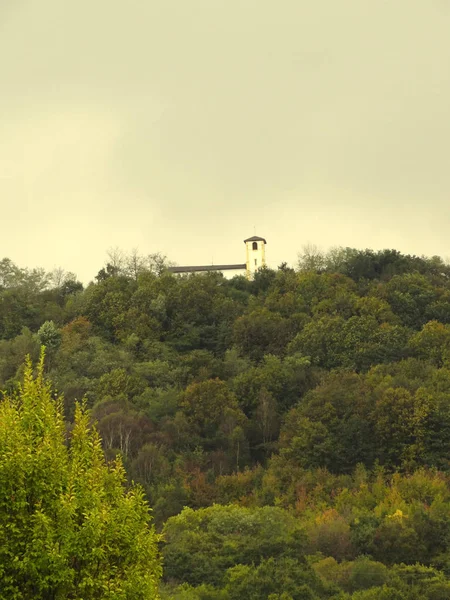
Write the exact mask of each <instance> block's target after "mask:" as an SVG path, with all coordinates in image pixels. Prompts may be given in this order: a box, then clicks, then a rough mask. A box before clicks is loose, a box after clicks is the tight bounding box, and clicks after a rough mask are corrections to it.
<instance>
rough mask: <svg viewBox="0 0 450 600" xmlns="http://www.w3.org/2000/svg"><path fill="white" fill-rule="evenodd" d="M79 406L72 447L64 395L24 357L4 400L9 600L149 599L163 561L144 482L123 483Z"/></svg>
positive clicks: (2, 513)
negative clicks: (19, 380) (12, 392)
mask: <svg viewBox="0 0 450 600" xmlns="http://www.w3.org/2000/svg"><path fill="white" fill-rule="evenodd" d="M124 484H125V473H124V470H123V467H122V465H121V464H120V461H116V462H115V463H113V464H112V465H106V464H105V460H104V456H103V451H102V448H101V444H100V440H99V438H98V435H97V434H96V432H95V431H92V430H91V429H90V427H89V418H88V415H87V413H86V411H85V410H83V408H82V407H80V406H77V408H76V410H75V419H74V423H73V428H72V431H71V433H70V445H69V447H67V445H66V432H65V427H64V421H63V418H62V412H61V407H60V404H59V402H58V401H57V400H56V401H55V399H54V398H52V394H51V389H50V386H49V384H48V383H47V382H46V381H45V379H44V375H43V361H42V360H41V362H40V364H39V368H38V373H37V377H36V378H33V373H32V367H31V364H30V363H29V362H28V363H27V365H26V369H25V374H24V384H23V386H21V388H20V392H19V394H18V395H17V396H12V397H6V398H4V399H3V401H2V403H1V404H0V490H1V491H0V594H1V598H3V599H4V600H22V599H23V600H25V599H28V598H29V599H31V598H33V599H35V600H40V599H42V600H44V599H45V600H47V599H49V598H52V599H54V600H63V599H64V600H66V599H73V600H90V599H92V600H94V599H95V598H105V599H106V598H108V599H111V600H113V599H114V600H119V599H121V598H123V599H125V598H127V599H128V598H130V599H135V600H140V599H142V600H149V599H153V598H155V597H156V595H157V585H158V579H159V575H160V564H159V559H158V555H157V547H156V536H155V533H154V531H153V530H152V529H151V528H150V527H149V521H150V516H149V512H148V506H147V504H146V502H145V500H144V498H143V493H142V491H141V490H140V489H138V488H134V489H131V490H129V491H128V492H126V491H125V490H124Z"/></svg>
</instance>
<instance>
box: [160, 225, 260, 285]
mask: <svg viewBox="0 0 450 600" xmlns="http://www.w3.org/2000/svg"><path fill="white" fill-rule="evenodd" d="M244 244H245V263H242V264H238V265H200V266H192V267H169V269H168V270H169V271H170V272H171V273H204V272H206V271H218V272H220V273H223V274H224V276H225V277H227V278H231V277H234V276H235V275H244V276H245V277H247V279H252V278H253V277H254V275H255V273H256V272H257V271H258V270H259V269H261V267H265V266H266V244H267V242H266V240H265V239H264V238H262V237H259V236H257V235H254V236H253V237H250V238H247V239H246V240H244Z"/></svg>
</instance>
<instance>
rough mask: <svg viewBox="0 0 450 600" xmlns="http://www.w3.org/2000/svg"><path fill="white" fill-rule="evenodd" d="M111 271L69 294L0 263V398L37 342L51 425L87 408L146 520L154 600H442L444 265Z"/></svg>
mask: <svg viewBox="0 0 450 600" xmlns="http://www.w3.org/2000/svg"><path fill="white" fill-rule="evenodd" d="M110 258H111V257H110ZM112 258H113V260H111V261H110V263H109V264H108V265H106V266H105V267H104V268H102V269H101V270H100V271H99V274H98V276H97V278H96V282H95V283H91V284H89V285H88V286H87V287H86V288H83V286H82V285H81V284H80V283H79V282H77V281H76V280H75V278H74V277H73V276H72V275H70V274H67V275H66V274H64V273H63V272H58V273H56V274H52V276H49V275H48V274H45V273H43V272H41V271H36V270H35V271H27V270H23V269H19V268H18V267H16V266H15V265H13V264H12V263H11V261H8V260H7V259H4V260H3V261H2V262H0V336H1V341H0V384H1V386H2V387H3V388H4V389H6V390H7V391H8V393H9V394H10V395H11V394H14V391H15V390H16V389H17V384H18V382H19V381H20V380H21V378H22V375H23V367H22V364H23V358H24V355H25V354H27V353H28V354H30V355H31V356H32V357H34V358H35V359H36V358H37V357H38V355H39V348H40V346H41V345H42V344H43V345H45V346H46V351H47V361H46V370H47V375H48V376H49V377H50V379H51V380H52V381H53V382H54V384H55V386H56V388H57V390H58V392H60V393H61V394H63V397H64V411H65V415H66V419H67V421H68V426H69V428H71V427H72V426H73V425H72V424H73V423H74V422H75V423H79V420H80V418H81V417H80V414H79V412H77V409H76V400H80V399H82V398H85V399H86V403H87V405H88V407H89V409H90V410H91V414H92V416H93V418H94V419H95V420H96V421H97V423H98V430H99V434H100V437H101V439H102V443H103V449H104V451H105V452H106V455H107V457H108V458H111V459H113V458H115V457H117V456H118V455H120V456H121V459H122V461H123V463H124V466H125V469H126V472H127V475H128V478H129V480H130V481H131V480H133V481H136V482H139V483H140V484H141V485H142V486H143V488H144V490H145V493H146V496H147V498H148V501H149V503H150V505H151V506H152V507H153V515H154V518H155V522H156V525H157V527H158V529H159V530H160V531H162V533H163V542H162V546H161V551H162V554H163V558H164V576H163V581H164V583H163V585H162V589H161V594H162V596H163V598H174V599H178V600H218V599H220V600H234V599H238V598H239V599H240V598H245V597H248V598H249V599H250V600H251V599H253V598H254V599H255V600H257V599H258V600H259V599H265V598H270V599H271V600H301V599H325V598H327V599H331V598H333V599H335V600H337V599H339V600H348V599H350V598H351V599H352V600H388V599H389V600H391V599H392V600H415V599H418V598H423V599H430V600H445V599H446V598H449V599H450V267H448V266H447V265H446V264H444V263H443V262H442V261H441V260H440V259H439V258H436V257H433V258H432V259H426V258H421V257H414V256H405V255H402V254H400V253H399V252H396V251H391V250H386V251H382V252H373V251H369V250H367V251H357V250H353V249H349V248H346V249H337V250H332V251H331V252H329V253H328V254H323V253H320V252H318V251H317V250H315V249H311V248H309V249H306V250H305V252H304V253H303V254H302V255H301V256H300V257H299V264H298V267H297V269H295V270H294V269H291V268H288V267H287V266H286V265H281V266H280V267H279V268H278V270H270V269H264V270H262V271H260V272H259V273H258V274H257V275H256V277H255V279H254V280H253V281H247V280H246V279H245V278H243V277H235V278H234V279H231V280H227V279H225V278H224V277H223V276H222V275H221V274H219V273H207V274H204V275H190V276H181V277H180V276H175V275H172V274H171V273H169V272H167V271H166V270H165V268H164V267H165V261H164V258H163V257H161V256H159V255H153V256H152V257H148V258H142V257H139V256H137V255H136V254H135V255H133V256H130V257H123V256H121V255H120V254H117V253H116V254H115V255H114V256H113V257H112ZM76 427H77V425H75V430H76ZM36 597H38V596H36ZM67 597H69V596H67ZM86 597H89V596H86ZM124 597H130V598H131V597H132V596H124Z"/></svg>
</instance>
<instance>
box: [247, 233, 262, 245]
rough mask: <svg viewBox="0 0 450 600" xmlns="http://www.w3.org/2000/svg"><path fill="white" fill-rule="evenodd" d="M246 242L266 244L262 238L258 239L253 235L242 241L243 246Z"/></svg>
mask: <svg viewBox="0 0 450 600" xmlns="http://www.w3.org/2000/svg"><path fill="white" fill-rule="evenodd" d="M247 242H264V243H265V244H267V242H266V240H265V239H264V238H262V237H259V236H258V235H254V236H252V237H249V238H247V239H246V240H244V244H246V243H247Z"/></svg>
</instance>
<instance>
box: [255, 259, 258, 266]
mask: <svg viewBox="0 0 450 600" xmlns="http://www.w3.org/2000/svg"><path fill="white" fill-rule="evenodd" d="M257 264H258V259H256V258H255V267H256V265H257Z"/></svg>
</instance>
